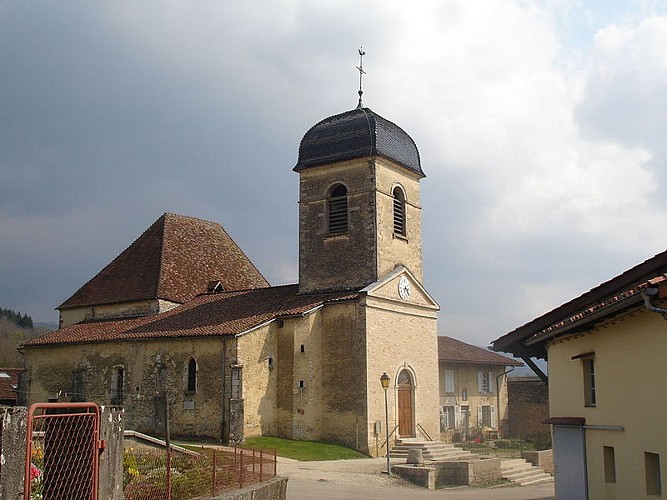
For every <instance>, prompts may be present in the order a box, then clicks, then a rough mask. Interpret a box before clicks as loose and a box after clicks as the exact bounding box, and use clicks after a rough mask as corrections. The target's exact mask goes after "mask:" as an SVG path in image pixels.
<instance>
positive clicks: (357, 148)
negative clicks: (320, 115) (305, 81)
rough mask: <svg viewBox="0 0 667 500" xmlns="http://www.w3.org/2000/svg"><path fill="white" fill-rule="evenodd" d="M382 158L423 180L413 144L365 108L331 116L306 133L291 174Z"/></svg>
mask: <svg viewBox="0 0 667 500" xmlns="http://www.w3.org/2000/svg"><path fill="white" fill-rule="evenodd" d="M375 155H379V156H383V157H385V158H388V159H389V160H392V161H394V162H396V163H398V164H399V165H402V166H404V167H405V168H407V169H409V170H412V171H413V172H415V173H417V174H419V175H420V176H422V177H424V172H423V171H422V169H421V163H420V160H419V151H418V150H417V145H416V144H415V141H413V140H412V138H411V137H410V136H409V135H408V134H407V133H406V132H405V131H404V130H403V129H402V128H401V127H399V126H398V125H396V124H395V123H392V122H390V121H389V120H386V119H384V118H382V117H381V116H380V115H377V114H375V113H374V112H373V111H371V110H370V109H368V108H357V109H354V110H352V111H347V112H345V113H341V114H339V115H334V116H330V117H329V118H325V119H324V120H322V121H321V122H319V123H317V124H316V125H314V126H313V127H311V128H310V130H308V132H306V134H305V135H304V136H303V139H301V145H300V146H299V160H298V162H297V164H296V166H295V167H294V171H296V172H299V171H301V170H304V169H306V168H309V167H315V166H318V165H326V164H328V163H334V162H338V161H345V160H352V159H355V158H362V157H365V156H375Z"/></svg>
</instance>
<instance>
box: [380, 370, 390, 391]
mask: <svg viewBox="0 0 667 500" xmlns="http://www.w3.org/2000/svg"><path fill="white" fill-rule="evenodd" d="M389 380H390V379H389V375H387V374H386V373H383V374H382V376H381V377H380V383H381V384H382V388H383V389H384V390H385V391H386V390H387V389H389Z"/></svg>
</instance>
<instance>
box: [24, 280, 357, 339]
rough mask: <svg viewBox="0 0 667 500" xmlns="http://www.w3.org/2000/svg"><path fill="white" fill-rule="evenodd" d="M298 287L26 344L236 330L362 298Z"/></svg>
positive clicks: (229, 296) (225, 297)
mask: <svg viewBox="0 0 667 500" xmlns="http://www.w3.org/2000/svg"><path fill="white" fill-rule="evenodd" d="M298 291H299V287H298V285H285V286H276V287H267V288H257V289H252V290H240V291H232V292H221V293H213V294H206V295H201V296H199V297H196V298H194V299H193V300H191V301H189V302H187V303H186V304H184V305H181V306H178V307H176V308H174V309H171V310H169V311H167V312H164V313H161V314H158V315H152V316H144V317H141V318H133V319H125V320H112V321H98V322H89V323H77V324H74V325H70V326H67V327H65V328H62V329H60V330H56V331H54V332H49V333H47V334H45V335H43V336H41V337H37V338H34V339H31V340H28V341H27V342H26V343H25V344H24V345H25V346H26V347H38V346H46V345H56V344H75V343H92V342H107V341H118V340H141V339H156V338H183V337H206V336H221V335H234V334H238V333H242V332H245V331H248V330H250V329H252V328H254V327H256V326H259V325H261V324H263V323H265V322H267V321H269V320H272V319H275V318H279V317H285V316H292V315H299V314H304V313H305V312H307V311H309V310H311V309H313V308H316V307H318V306H321V305H323V304H327V303H331V302H337V301H341V300H349V299H355V298H356V297H357V294H356V293H351V292H340V293H328V294H309V295H306V294H299V293H298Z"/></svg>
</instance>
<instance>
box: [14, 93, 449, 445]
mask: <svg viewBox="0 0 667 500" xmlns="http://www.w3.org/2000/svg"><path fill="white" fill-rule="evenodd" d="M293 170H294V172H296V173H297V174H298V176H299V186H300V187H299V200H298V206H299V282H298V284H289V285H281V286H271V285H270V284H269V283H268V282H267V281H266V279H265V278H264V277H263V276H262V274H261V272H260V271H259V270H258V269H257V268H256V267H255V266H254V265H253V263H252V262H251V261H250V260H249V259H248V257H247V256H246V255H245V254H244V252H243V251H242V250H241V248H239V247H238V246H237V245H236V243H235V242H234V241H233V240H232V238H231V237H230V236H229V235H228V234H227V233H226V232H225V230H224V229H223V228H222V227H221V226H220V225H219V224H217V223H215V222H209V221H204V220H201V219H197V218H193V217H187V216H183V215H176V214H171V213H165V214H164V215H162V216H161V217H160V218H159V219H158V220H157V221H155V222H154V223H153V224H152V225H151V226H150V227H149V228H148V229H147V230H146V231H145V232H144V233H143V234H141V235H140V236H139V237H138V238H137V239H136V240H135V241H134V242H133V243H131V244H130V245H129V247H127V248H126V249H125V250H124V251H123V252H122V253H120V255H118V257H116V258H115V259H114V260H113V261H112V262H111V263H109V264H108V265H107V266H106V267H105V268H104V269H102V270H101V271H100V272H99V273H98V274H97V275H96V276H94V277H93V278H92V279H91V280H90V281H88V282H87V283H85V284H84V285H83V286H82V287H81V288H80V289H79V290H78V291H76V292H75V293H74V294H73V295H72V296H71V297H69V298H68V299H67V300H65V302H63V303H62V304H61V305H60V306H59V307H58V310H59V312H60V328H59V329H58V330H56V331H54V332H50V333H48V334H46V335H44V336H42V337H38V338H35V339H31V340H29V341H27V342H26V343H25V344H24V346H23V348H24V349H23V350H24V353H25V360H26V373H25V380H24V384H25V387H26V390H27V394H28V403H34V402H41V401H56V400H59V401H94V402H96V403H98V404H100V405H120V406H123V407H124V409H125V415H126V422H125V427H126V429H131V430H135V431H140V432H144V433H147V434H152V435H160V434H162V433H164V429H165V415H169V427H170V430H171V433H172V434H173V435H175V436H180V437H189V438H209V439H211V438H212V439H216V440H220V441H222V442H228V443H242V442H243V440H244V438H246V437H249V436H257V435H264V436H278V437H284V438H291V439H303V440H321V441H329V442H336V443H341V444H345V445H348V446H351V447H353V448H355V449H357V450H359V451H361V452H363V453H366V454H369V455H374V456H376V455H383V454H384V453H385V452H386V443H385V439H384V436H385V432H386V430H388V431H389V432H390V433H391V435H392V439H394V438H399V437H421V438H426V437H427V436H431V437H433V438H435V439H437V437H438V436H439V433H440V430H439V426H440V416H439V409H438V402H439V385H438V344H437V313H438V310H439V306H438V304H437V303H436V301H435V300H434V299H433V298H432V297H431V296H430V295H429V293H428V292H427V291H426V290H425V289H424V287H423V285H422V282H423V264H422V228H421V209H422V208H421V202H420V181H421V180H422V179H423V178H424V173H423V171H422V167H421V159H420V156H419V151H418V149H417V146H416V144H415V142H414V141H413V139H412V138H411V137H410V136H409V135H408V134H407V133H406V132H405V131H404V130H403V129H402V128H400V127H399V126H398V125H396V124H394V123H392V122H391V121H389V120H386V119H384V118H382V117H381V116H380V115H378V114H376V113H374V112H373V111H371V110H370V109H369V108H366V107H363V105H362V104H361V99H360V100H359V106H358V107H357V108H356V109H353V110H351V111H348V112H344V113H341V114H337V115H335V116H331V117H328V118H325V119H324V120H322V121H320V122H319V123H317V124H316V125H314V126H313V127H311V128H310V129H309V130H308V131H307V132H306V134H305V135H304V136H303V139H302V140H301V144H300V147H299V152H298V161H297V163H296V166H295V167H294V168H293ZM384 373H386V374H387V375H388V376H389V377H390V386H389V389H388V390H387V393H385V390H384V389H383V387H382V385H381V384H380V377H381V376H382V375H383V374H384ZM385 395H386V396H387V400H388V413H389V417H388V419H389V428H388V429H385Z"/></svg>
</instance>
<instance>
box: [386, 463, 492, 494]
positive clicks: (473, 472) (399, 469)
mask: <svg viewBox="0 0 667 500" xmlns="http://www.w3.org/2000/svg"><path fill="white" fill-rule="evenodd" d="M500 465H501V463H500V459H499V458H490V459H485V460H470V461H465V460H457V461H451V462H441V463H435V464H429V465H424V466H414V465H395V466H393V467H392V470H393V471H394V472H395V473H396V474H398V475H399V476H401V477H403V478H404V479H407V480H408V481H410V482H412V483H414V484H417V485H419V486H423V487H425V488H428V489H430V490H432V489H435V488H436V487H437V485H438V484H443V485H458V486H475V485H482V484H489V483H492V482H494V481H498V480H499V479H500V478H501V475H502V474H501V472H500Z"/></svg>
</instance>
